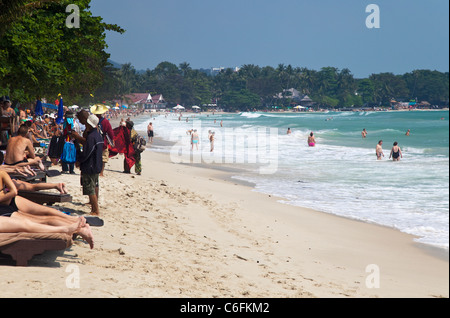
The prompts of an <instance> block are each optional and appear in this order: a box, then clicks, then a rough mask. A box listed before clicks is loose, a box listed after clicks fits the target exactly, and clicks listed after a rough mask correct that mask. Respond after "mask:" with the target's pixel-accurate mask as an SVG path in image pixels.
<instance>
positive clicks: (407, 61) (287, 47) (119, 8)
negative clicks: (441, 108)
mask: <svg viewBox="0 0 450 318" xmlns="http://www.w3.org/2000/svg"><path fill="white" fill-rule="evenodd" d="M372 3H373V4H377V5H378V6H379V8H380V21H381V27H380V28H379V29H368V28H367V27H366V18H367V16H368V15H369V13H366V7H367V5H369V4H372ZM91 10H92V12H93V14H94V15H99V16H102V17H103V18H104V21H105V22H107V23H114V24H118V25H120V26H121V27H123V28H124V29H126V31H127V32H126V33H125V34H122V35H120V34H115V33H108V36H107V42H108V45H109V48H108V50H107V51H108V53H110V54H111V59H112V60H114V61H116V62H119V63H127V62H129V63H132V64H133V66H134V67H135V68H136V69H147V68H150V69H153V68H154V67H155V66H156V65H158V64H159V63H160V62H163V61H168V62H172V63H174V64H177V65H178V64H180V63H182V62H188V63H189V64H190V65H191V67H192V68H210V67H219V66H223V67H235V66H242V65H244V64H255V65H259V66H268V65H269V66H274V67H276V66H277V65H278V64H280V63H284V64H286V65H287V64H291V65H292V66H294V67H297V66H300V67H308V68H310V69H316V70H319V69H320V68H322V67H325V66H335V67H338V68H339V69H342V68H349V69H350V70H351V71H352V73H353V74H354V75H355V76H356V77H366V76H369V75H370V74H372V73H380V72H393V73H394V74H403V73H406V72H411V71H413V70H415V69H432V70H438V71H448V70H449V1H448V0H369V1H365V0H341V1H337V0H316V1H313V0H307V1H306V0H128V1H123V0H92V2H91ZM81 23H82V21H81Z"/></svg>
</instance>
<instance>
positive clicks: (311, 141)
mask: <svg viewBox="0 0 450 318" xmlns="http://www.w3.org/2000/svg"><path fill="white" fill-rule="evenodd" d="M308 145H309V146H310V147H315V146H316V138H314V133H313V132H311V134H310V135H309V137H308Z"/></svg>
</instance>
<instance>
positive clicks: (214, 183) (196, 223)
mask: <svg viewBox="0 0 450 318" xmlns="http://www.w3.org/2000/svg"><path fill="white" fill-rule="evenodd" d="M122 170H123V160H122V158H121V157H120V158H119V157H117V158H114V159H111V160H110V163H109V164H108V166H107V169H106V172H105V177H104V178H102V179H101V183H100V209H101V213H102V216H101V217H102V218H103V219H104V221H105V226H104V227H102V228H94V229H93V232H94V235H95V249H94V250H90V249H89V247H88V245H87V244H86V243H84V242H82V241H76V242H75V244H74V246H73V247H72V248H70V249H69V250H67V251H65V252H48V253H45V254H43V255H41V256H37V257H35V258H34V259H33V260H32V261H31V262H30V266H29V267H27V268H18V267H12V266H10V265H5V262H2V261H0V277H1V278H2V279H1V280H0V290H1V291H2V292H1V293H0V297H153V298H160V297H164V298H165V297H202V298H203V297H206V298H210V297H221V298H222V297H233V298H234V297H254V298H260V297H277V298H278V297H283V298H284V297H448V295H449V264H448V253H441V254H442V255H443V257H439V253H437V252H436V251H432V250H430V249H425V248H421V247H420V246H418V245H417V244H415V243H414V242H413V237H412V236H410V235H406V234H403V233H400V232H398V231H396V230H393V229H390V228H385V227H381V226H377V225H371V224H366V223H363V222H358V221H353V220H348V219H345V218H340V217H336V216H332V215H328V214H325V213H320V212H317V211H312V210H309V209H304V208H299V207H293V206H289V205H284V204H281V203H278V202H277V198H273V197H269V196H267V195H264V194H260V193H256V192H254V191H252V189H251V188H250V187H246V186H244V185H239V184H236V183H235V182H234V181H232V180H230V179H229V176H228V174H226V173H225V172H220V171H217V170H211V169H202V168H197V167H192V166H187V165H175V164H173V163H171V162H170V161H169V157H168V156H166V155H164V154H158V153H154V152H151V151H146V152H145V153H144V154H143V175H142V176H135V175H134V174H131V175H126V174H123V173H121V171H122ZM132 171H134V169H133V170H132ZM49 181H50V182H62V181H63V182H66V183H67V184H68V188H69V190H70V193H71V194H72V195H73V202H72V203H66V204H61V205H60V206H63V207H65V208H69V209H75V210H79V211H83V212H86V213H88V212H89V207H88V206H85V205H84V203H86V202H87V201H88V199H87V197H84V196H83V195H82V193H81V187H80V185H79V184H80V182H79V176H78V175H77V176H71V175H62V176H59V177H55V178H51V179H49ZM442 255H441V256H442ZM370 264H375V265H377V266H378V269H379V270H380V272H379V277H380V288H367V285H366V279H367V277H368V276H369V274H371V273H366V268H367V266H368V265H370ZM73 265H75V267H74V266H73ZM74 268H75V269H76V270H79V274H80V275H79V277H80V286H79V287H80V288H69V287H71V285H70V284H67V282H68V280H69V283H70V282H71V281H70V278H71V277H72V276H71V275H73V274H74V273H75V272H74V271H73V270H74ZM67 270H68V271H69V272H66V271H67Z"/></svg>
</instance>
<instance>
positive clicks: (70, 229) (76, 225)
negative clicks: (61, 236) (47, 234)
mask: <svg viewBox="0 0 450 318" xmlns="http://www.w3.org/2000/svg"><path fill="white" fill-rule="evenodd" d="M81 223H82V220H81V218H78V220H77V222H74V223H73V224H71V225H69V226H67V234H69V235H72V234H73V233H77V232H78V231H79V230H80V229H81Z"/></svg>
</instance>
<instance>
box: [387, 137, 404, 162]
mask: <svg viewBox="0 0 450 318" xmlns="http://www.w3.org/2000/svg"><path fill="white" fill-rule="evenodd" d="M391 158H392V160H394V161H400V158H402V159H403V154H402V150H401V149H400V147H399V146H398V142H394V146H393V147H392V150H391V154H390V155H389V159H391Z"/></svg>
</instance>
